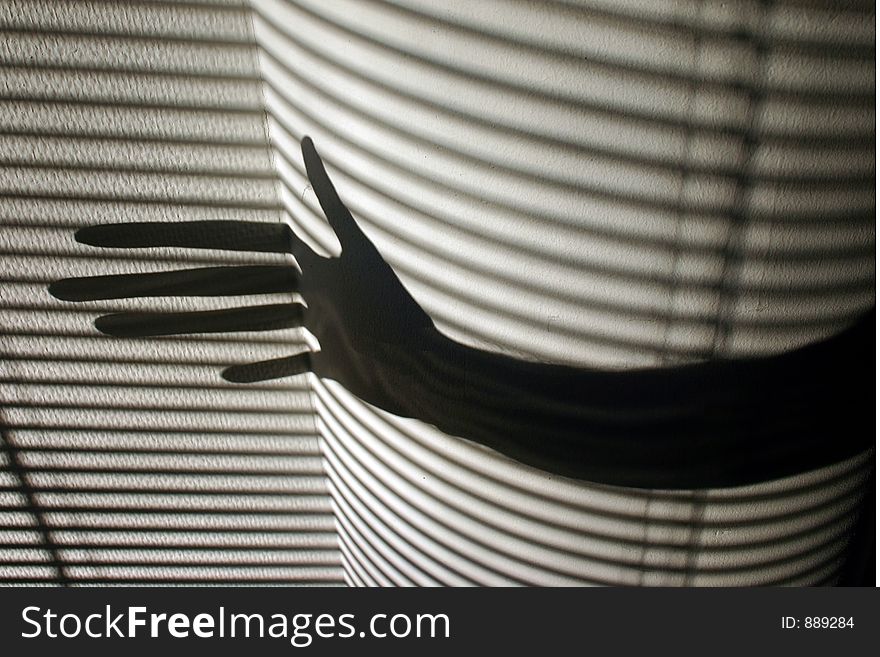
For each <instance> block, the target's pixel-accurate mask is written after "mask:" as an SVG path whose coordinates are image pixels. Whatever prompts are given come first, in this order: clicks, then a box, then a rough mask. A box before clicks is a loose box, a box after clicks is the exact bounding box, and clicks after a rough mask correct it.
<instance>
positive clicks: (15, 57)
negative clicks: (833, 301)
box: [0, 1, 342, 584]
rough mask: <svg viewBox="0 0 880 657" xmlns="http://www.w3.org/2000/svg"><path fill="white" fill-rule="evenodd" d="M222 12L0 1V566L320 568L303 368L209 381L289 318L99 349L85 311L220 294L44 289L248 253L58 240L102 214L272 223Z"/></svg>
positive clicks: (249, 104)
mask: <svg viewBox="0 0 880 657" xmlns="http://www.w3.org/2000/svg"><path fill="white" fill-rule="evenodd" d="M222 4H224V3H204V5H203V6H202V5H196V4H188V5H175V4H173V3H172V4H168V3H153V2H134V3H103V2H63V3H61V2H54V1H51V2H29V1H28V2H4V3H2V4H0V25H2V27H3V34H2V38H0V44H2V45H0V61H2V68H0V80H2V89H0V95H2V97H3V98H2V102H0V126H2V130H3V132H4V133H5V134H3V136H2V137H0V164H2V169H0V194H2V196H3V198H2V199H0V250H2V257H0V280H2V286H0V349H2V357H3V360H2V361H0V405H2V408H0V414H2V415H0V428H2V430H3V445H2V447H3V449H2V451H0V459H2V466H3V468H2V472H0V500H2V501H0V527H2V529H0V580H4V581H7V582H10V581H11V582H30V583H39V582H55V583H57V582H66V583H71V584H81V583H119V582H127V583H182V582H204V583H211V582H214V583H237V582H239V583H244V582H259V583H306V584H307V583H341V582H342V571H341V568H340V556H339V551H338V549H337V539H336V535H335V529H334V523H333V518H332V514H331V506H330V499H329V497H328V495H327V486H326V483H325V478H324V476H323V470H322V459H321V455H320V452H319V447H318V437H317V435H316V430H315V423H314V420H313V415H312V405H311V403H310V400H309V393H308V385H307V382H306V381H304V380H302V379H291V380H287V381H280V382H276V383H273V384H271V385H265V386H250V387H246V388H236V387H234V386H232V385H230V384H227V383H225V382H224V381H222V379H220V376H219V372H220V370H221V369H222V368H223V367H224V366H226V365H229V364H232V363H236V362H242V361H247V360H249V359H251V358H252V357H257V358H260V357H264V358H269V357H272V356H274V355H277V352H278V351H279V350H280V349H285V348H287V346H288V345H289V344H290V343H294V344H295V343H297V342H299V341H300V339H301V337H300V336H299V335H297V334H296V332H291V331H288V332H285V333H275V334H252V335H247V334H245V335H232V336H219V337H218V336H181V337H175V338H163V339H158V340H157V339H151V340H115V339H112V338H107V337H105V336H102V335H101V334H99V333H98V332H97V330H96V329H95V328H94V327H93V326H92V320H93V319H94V318H95V317H96V316H97V315H98V314H99V313H101V312H106V311H110V310H115V309H120V308H125V309H132V308H144V309H146V308H152V309H170V308H173V307H179V306H183V305H186V307H187V308H191V307H195V308H202V307H212V308H213V307H217V305H218V304H221V303H222V304H226V303H228V304H231V305H236V304H237V302H238V301H240V299H236V298H229V299H224V300H222V302H218V300H216V299H210V300H197V299H177V300H174V301H171V300H149V299H148V300H126V301H119V302H91V303H88V304H76V305H74V304H69V303H64V302H61V301H57V300H56V299H54V298H52V297H51V296H50V295H49V294H48V292H47V290H46V284H47V283H48V282H49V281H52V280H54V279H56V278H60V277H70V276H86V275H97V274H103V273H123V272H134V271H160V270H167V269H175V268H184V267H193V266H199V265H204V264H210V263H214V264H226V263H232V262H242V261H244V260H247V261H248V262H252V261H258V260H259V259H262V260H263V261H265V260H267V259H268V258H267V257H266V256H254V255H242V254H232V255H231V254H229V253H220V252H206V251H200V252H192V251H189V252H188V251H185V250H181V249H174V250H173V249H154V250H144V251H112V250H111V251H107V250H103V251H99V250H97V249H94V248H90V247H86V246H83V245H80V244H77V243H76V242H74V240H73V232H74V230H75V229H76V228H79V227H81V226H83V225H88V224H96V223H106V222H120V221H186V220H199V219H221V218H222V219H247V220H256V221H261V220H265V221H277V220H278V208H279V201H278V193H277V186H276V183H275V181H274V178H275V176H274V173H273V170H272V165H271V158H270V154H269V150H268V146H267V141H266V129H265V120H264V117H263V112H262V104H263V99H262V93H261V89H260V82H259V73H258V70H257V66H256V58H255V51H254V47H253V45H252V38H251V24H250V19H249V14H248V11H247V10H245V9H243V8H241V7H236V6H235V4H234V3H225V4H226V5H229V6H226V7H224V6H221V5H222ZM276 298H277V299H284V298H285V297H283V296H282V295H277V297H276ZM288 300H289V299H288Z"/></svg>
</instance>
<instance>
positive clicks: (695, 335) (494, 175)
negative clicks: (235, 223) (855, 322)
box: [252, 0, 875, 585]
mask: <svg viewBox="0 0 880 657" xmlns="http://www.w3.org/2000/svg"><path fill="white" fill-rule="evenodd" d="M252 6H253V8H254V35H255V39H256V41H257V44H258V46H259V52H260V68H261V72H262V75H263V78H264V83H265V102H266V109H267V113H268V119H269V132H270V138H271V140H272V144H273V146H274V154H275V166H276V170H277V173H278V175H279V177H280V179H281V182H282V189H281V200H282V204H283V206H284V211H285V212H286V214H287V216H288V217H289V219H290V221H291V223H292V224H293V225H294V226H295V230H296V231H297V233H298V234H299V235H300V236H301V237H302V238H303V239H304V240H306V241H308V242H309V243H310V245H312V246H314V247H315V249H316V250H319V251H323V252H326V253H334V252H337V251H338V248H339V245H338V244H337V243H336V241H335V239H334V238H333V236H332V234H331V232H330V230H329V228H328V227H327V226H326V224H325V222H324V220H323V217H322V215H321V213H320V209H319V208H318V204H317V201H316V199H315V197H314V194H313V193H311V191H310V189H309V185H308V181H307V179H306V177H305V170H304V166H303V162H302V161H301V159H300V158H299V151H298V146H297V145H298V143H299V140H300V139H301V138H302V137H303V135H306V134H308V135H310V136H311V137H312V138H314V140H315V143H317V144H319V145H320V148H321V153H322V156H323V157H324V159H325V161H326V162H327V164H328V168H329V169H330V175H331V177H332V178H333V180H334V181H335V182H336V185H337V187H338V188H339V191H340V194H341V195H342V197H343V200H344V201H345V202H346V204H347V205H348V206H349V207H350V208H351V210H352V212H353V213H354V214H355V216H356V217H357V219H358V221H359V223H360V225H361V226H362V227H363V229H364V231H365V232H366V233H367V234H368V236H369V237H370V239H371V240H372V241H373V242H374V243H375V244H376V246H377V247H378V248H379V250H380V251H381V253H382V254H383V255H384V256H385V257H386V259H387V260H388V262H389V263H390V264H391V265H392V266H393V268H394V269H395V271H396V272H397V274H398V275H399V276H400V278H401V280H402V281H403V282H404V283H405V284H406V286H407V288H408V289H409V290H410V292H411V293H412V295H413V296H414V297H415V298H416V300H417V301H418V302H419V303H420V304H421V305H422V307H423V308H425V310H426V311H427V312H428V313H429V314H430V315H431V317H432V318H433V319H434V320H435V321H436V323H437V325H438V327H440V328H441V330H442V331H443V332H445V333H447V334H448V335H450V336H452V337H454V338H455V339H457V340H459V341H461V342H465V343H468V344H473V345H475V346H479V347H482V348H485V349H494V350H497V351H501V352H504V353H507V354H512V355H516V356H518V357H521V358H526V359H535V360H541V361H550V362H560V363H568V364H576V365H581V366H595V367H613V368H633V367H643V366H663V365H669V364H674V363H680V362H685V361H689V360H701V359H707V358H717V357H737V356H746V355H752V354H769V353H778V352H781V351H784V350H787V349H791V348H794V347H797V346H799V345H803V344H806V343H809V342H812V341H815V340H818V339H821V338H822V337H825V336H828V335H831V334H833V333H835V332H836V331H839V330H841V329H842V328H844V327H845V326H847V324H848V323H849V322H850V321H851V320H852V319H854V318H855V317H856V316H857V315H858V314H860V313H861V312H862V311H864V310H865V309H867V308H869V307H871V306H872V305H873V303H874V227H873V221H874V220H873V216H874V207H875V199H874V186H873V178H874V148H873V143H874V101H873V91H874V63H873V62H874V22H873V5H871V4H870V3H865V2H855V3H848V4H847V5H846V8H838V7H836V6H835V5H833V3H822V2H811V1H799V0H781V1H777V2H757V1H750V0H739V1H737V2H727V3H719V2H711V1H708V0H707V1H704V2H698V1H696V0H695V1H694V2H686V3H680V2H672V1H671V0H670V1H668V2H667V1H661V2H635V3H626V4H625V5H621V4H620V3H614V2H608V1H605V0H583V1H578V2H575V1H571V2H569V1H564V0H554V1H548V2H541V3H531V2H520V1H518V0H487V1H486V2H480V3H473V2H464V1H457V0H452V1H451V2H444V3H435V2H431V1H430V0H376V1H374V2H368V3H365V2H357V1H355V0H339V1H338V2H332V3H326V2H321V1H320V0H253V1H252ZM315 390H316V399H317V402H316V403H317V407H318V413H319V417H320V422H321V429H322V434H323V436H324V439H325V442H324V452H325V457H326V460H327V468H328V473H329V477H330V485H331V491H332V495H333V503H334V509H335V513H336V518H337V525H338V529H339V533H340V540H341V546H342V552H343V558H344V564H345V573H346V578H347V581H348V582H349V583H351V584H356V585H393V584H398V585H410V584H429V585H430V584H446V585H466V584H664V585H718V584H728V585H760V584H792V585H807V584H827V583H833V582H835V581H836V579H837V577H838V574H839V570H840V566H841V563H842V562H843V560H844V559H845V556H846V553H847V545H848V541H849V536H850V534H851V531H852V527H853V525H854V523H855V522H856V519H857V517H858V515H859V508H860V503H861V500H862V497H863V495H864V491H865V488H864V483H865V481H866V480H867V478H868V477H869V474H870V471H871V470H872V468H873V464H874V459H873V455H872V454H864V455H862V456H860V457H857V458H854V459H852V460H850V461H848V462H845V463H840V464H837V465H835V466H833V467H829V468H824V469H821V470H818V471H815V472H809V473H804V474H803V475H799V476H796V477H791V478H787V479H784V480H779V481H772V482H766V483H764V484H760V485H755V486H749V487H742V488H732V489H717V490H694V491H684V492H681V491H679V492H671V491H662V490H657V491H648V492H642V491H633V490H628V489H622V488H610V487H604V486H597V485H591V484H589V483H584V482H576V481H571V480H565V479H561V478H557V477H552V476H549V475H547V474H546V473H542V472H540V471H537V470H532V469H529V468H525V467H523V466H521V465H519V464H516V463H514V462H512V461H509V460H507V459H504V458H502V457H500V456H499V455H498V454H496V453H493V452H491V451H489V450H486V449H483V448H480V447H478V446H476V445H472V444H469V443H467V442H465V441H462V440H460V439H457V438H454V437H449V436H444V435H442V434H440V433H439V432H437V431H436V430H434V429H432V428H431V427H428V426H426V425H423V424H419V423H417V422H414V421H401V420H399V419H398V418H395V417H393V416H390V415H388V414H386V413H383V412H380V411H378V410H376V409H375V408H372V407H369V406H368V405H365V404H364V403H362V402H360V401H359V400H357V399H355V398H354V397H352V396H351V395H349V394H348V393H347V392H346V391H345V390H343V389H342V388H340V387H339V386H336V385H334V384H332V383H327V382H321V381H318V380H316V381H315ZM829 439H833V437H832V436H829Z"/></svg>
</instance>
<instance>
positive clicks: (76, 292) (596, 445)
mask: <svg viewBox="0 0 880 657" xmlns="http://www.w3.org/2000/svg"><path fill="white" fill-rule="evenodd" d="M302 152H303V158H304V161H305V165H306V171H307V174H308V178H309V181H310V182H311V184H312V187H313V189H314V191H315V194H316V195H317V197H318V200H319V202H320V204H321V208H322V209H323V211H324V214H325V215H326V217H327V219H328V221H329V223H330V225H331V227H332V228H333V230H334V231H335V233H336V235H337V237H338V239H339V242H340V245H341V246H342V252H341V255H340V256H339V257H336V258H323V257H320V256H318V255H316V254H315V253H314V252H313V251H311V250H310V249H309V248H308V247H307V246H306V245H305V244H304V243H303V242H302V241H301V240H300V239H299V238H297V237H296V235H295V234H294V233H293V232H292V231H291V229H290V228H289V227H288V226H287V225H285V224H281V223H278V224H267V223H257V222H238V221H200V222H187V223H176V224H168V223H153V222H145V223H126V224H107V225H98V226H92V227H88V228H83V229H81V230H80V231H78V232H77V233H76V239H77V240H78V241H79V242H82V243H85V244H89V245H92V246H99V247H113V248H142V247H164V246H175V247H186V248H195V249H222V250H231V251H260V252H275V253H285V254H292V255H293V257H294V258H295V259H296V262H297V263H298V265H299V269H297V267H295V266H293V264H290V265H265V266H239V267H236V266H230V267H208V268H200V269H188V270H183V271H171V272H163V273H157V274H130V275H119V276H97V277H87V278H72V279H63V280H59V281H57V282H55V283H52V284H51V285H50V287H49V291H50V292H51V293H52V294H53V295H54V296H56V297H57V298H59V299H64V300H68V301H87V300H96V299H121V298H130V297H155V296H224V295H260V294H267V293H274V292H286V291H290V292H294V291H296V292H299V293H300V295H301V296H302V298H303V299H304V300H305V303H306V305H301V304H296V303H290V304H271V305H255V306H248V307H243V308H235V309H226V310H218V311H203V312H179V313H143V312H130V313H117V314H113V315H105V316H103V317H99V318H98V319H97V320H95V326H96V327H97V328H98V329H99V330H100V331H102V332H104V333H106V334H109V335H115V336H120V337H132V336H137V337H144V336H161V335H173V334H182V333H209V332H212V333H213V332H235V331H271V330H278V329H284V328H290V327H296V326H304V327H305V328H307V329H308V330H309V331H310V332H311V333H312V334H313V335H314V336H315V337H316V338H317V340H318V342H319V343H320V347H321V349H320V351H315V352H305V353H298V354H294V355H288V356H284V357H281V358H277V359H273V360H268V361H262V362H255V363H248V364H243V365H233V366H231V367H229V368H227V369H226V370H224V371H223V374H222V375H223V377H224V378H225V379H227V380H228V381H233V382H240V383H247V382H255V381H263V380H267V379H275V378H279V377H285V376H293V375H297V374H302V373H304V372H314V373H315V374H316V375H317V376H319V377H322V378H325V379H332V380H334V381H337V382H339V383H340V384H342V385H343V386H344V387H345V388H346V389H348V390H349V391H350V392H351V393H353V394H354V395H356V396H357V397H359V398H360V399H362V400H363V401H365V402H368V403H370V404H372V405H374V406H377V407H379V408H381V409H384V410H386V411H389V412H391V413H394V414H396V415H399V416H402V417H411V418H417V419H420V420H422V421H424V422H428V423H430V424H433V425H435V426H437V427H438V428H439V429H441V430H442V431H444V432H446V433H448V434H451V435H454V436H460V437H463V438H467V439H470V440H473V441H476V442H479V443H482V444H484V445H487V446H489V447H492V448H494V449H496V450H498V451H500V452H502V453H504V454H506V455H508V456H510V457H512V458H514V459H517V460H519V461H521V462H524V463H527V464H529V465H532V466H536V467H538V468H542V469H544V470H547V471H549V472H553V473H556V474H561V475H565V476H570V477H575V478H580V479H586V480H590V481H594V482H600V483H607V484H616V485H624V486H634V487H647V488H687V489H692V488H704V487H724V486H735V485H742V484H747V483H753V482H758V481H764V480H768V479H773V478H778V477H782V476H785V475H790V474H795V473H798V472H802V471H805V470H808V469H812V468H816V467H820V466H823V465H827V464H830V463H834V462H837V461H840V460H843V459H845V458H847V457H849V456H853V455H855V454H857V453H859V452H861V451H864V450H867V449H869V448H870V446H871V445H872V443H873V431H871V432H869V431H867V430H866V428H865V427H866V426H867V422H868V421H869V420H871V419H872V418H873V399H874V397H873V386H871V385H867V384H866V382H865V380H863V379H864V377H868V376H872V375H873V374H872V373H873V363H874V357H873V353H874V311H873V310H871V311H870V312H869V313H867V314H866V315H864V316H863V317H862V318H860V319H859V321H857V322H856V323H855V324H854V325H853V326H852V327H850V328H849V329H848V330H846V331H844V332H843V333H841V334H839V335H837V336H834V337H832V338H830V339H828V340H825V341H823V342H820V343H816V344H813V345H809V346H807V347H804V348H801V349H798V350H795V351H791V352H788V353H785V354H781V355H778V356H771V357H763V358H751V359H741V360H715V361H708V362H704V363H697V364H690V365H683V366H678V367H668V368H658V369H640V370H631V371H601V370H592V369H586V368H577V367H569V366H563V365H554V364H545V363H535V362H528V361H523V360H519V359H516V358H512V357H509V356H506V355H503V354H498V353H492V352H488V351H483V350H480V349H475V348H472V347H468V346H466V345H463V344H460V343H458V342H455V341H454V340H452V339H450V338H448V337H446V336H445V335H443V334H442V333H440V332H439V331H438V330H437V328H436V327H435V326H434V322H433V321H432V320H431V318H430V317H429V316H428V315H427V314H426V313H425V312H424V310H422V308H421V307H420V306H419V305H418V303H417V302H416V301H415V300H414V299H413V298H412V296H410V294H409V293H408V292H407V290H406V288H405V287H404V286H403V284H402V283H401V282H400V280H399V279H398V277H397V275H396V274H395V273H394V271H393V270H392V269H391V267H390V266H389V265H388V264H387V263H386V262H385V260H384V259H383V258H382V256H381V254H380V253H379V252H378V251H377V250H376V247H375V246H374V245H373V244H372V242H370V240H369V239H368V238H367V237H366V235H364V233H363V232H362V231H361V230H360V228H359V227H358V225H357V222H356V221H355V220H354V219H353V217H352V215H351V213H350V212H349V211H348V209H347V208H346V206H345V204H344V203H343V202H342V201H341V199H340V198H339V196H338V195H337V193H336V190H335V188H334V187H333V184H332V183H331V182H330V178H329V177H328V175H327V172H326V171H325V169H324V165H323V163H322V161H321V158H320V157H319V156H318V154H317V152H316V150H315V148H314V145H313V144H312V141H311V139H309V138H308V137H305V138H304V139H303V140H302Z"/></svg>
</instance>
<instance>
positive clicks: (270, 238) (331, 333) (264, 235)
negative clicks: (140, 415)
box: [49, 137, 436, 408]
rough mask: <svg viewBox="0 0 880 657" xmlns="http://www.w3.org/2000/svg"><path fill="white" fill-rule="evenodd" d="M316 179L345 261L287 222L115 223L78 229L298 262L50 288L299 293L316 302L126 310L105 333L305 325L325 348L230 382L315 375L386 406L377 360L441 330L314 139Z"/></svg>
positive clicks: (107, 294)
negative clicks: (310, 243)
mask: <svg viewBox="0 0 880 657" xmlns="http://www.w3.org/2000/svg"><path fill="white" fill-rule="evenodd" d="M302 152H303V158H304V160H305V164H306V170H307V174H308V177H309V181H310V182H311V184H312V187H313V189H314V191H315V193H316V195H317V197H318V200H319V202H320V204H321V207H322V208H323V210H324V212H325V214H326V216H327V219H328V220H329V222H330V225H331V226H332V228H333V229H334V231H335V232H336V235H337V237H338V239H339V241H340V244H341V246H342V253H341V255H340V256H339V257H337V258H324V257H321V256H318V255H316V254H315V253H314V252H313V251H311V250H310V249H309V248H308V247H307V246H306V245H305V244H304V243H303V242H302V241H301V240H300V239H299V238H297V237H296V235H295V234H294V233H293V232H292V231H291V230H290V228H289V227H288V226H287V225H285V224H282V223H278V224H268V223H256V222H239V221H200V222H188V223H177V224H169V223H158V222H157V223H153V222H146V223H127V224H106V225H100V226H92V227H88V228H84V229H82V230H80V231H78V232H77V234H76V239H77V240H78V241H79V242H82V243H85V244H89V245H92V246H100V247H115V248H140V247H163V246H175V247H186V248H194V249H222V250H233V251H255V252H275V253H289V254H291V255H293V256H294V257H295V259H296V262H297V263H298V265H299V268H300V270H301V271H302V275H300V271H299V270H298V269H297V268H296V267H295V266H294V265H293V263H291V264H288V265H257V266H240V267H235V266H229V267H208V268H200V269H187V270H182V271H172V272H163V273H158V274H127V275H117V276H96V277H87V278H72V279H63V280H59V281H56V282H55V283H53V284H51V285H50V287H49V291H50V292H51V293H52V294H53V295H54V296H56V297H57V298H59V299H64V300H68V301H89V300H98V299H121V298H130V297H156V296H228V295H259V294H268V293H274V292H299V294H300V296H301V297H302V298H303V299H304V300H305V302H306V304H307V305H306V306H303V305H300V304H272V305H257V306H247V307H242V308H235V309H225V310H219V311H207V312H205V311H201V312H184V313H143V312H126V313H117V314H112V315H105V316H103V317H99V318H98V319H97V320H96V321H95V326H96V327H97V328H98V330H100V331H102V332H103V333H106V334H108V335H114V336H119V337H147V336H162V335H176V334H186V333H217V332H235V331H271V330H278V329H285V328H290V327H298V326H305V327H306V328H308V329H309V330H310V332H311V333H312V334H313V335H314V336H315V337H316V338H317V339H318V342H319V343H320V345H321V350H320V351H317V352H305V353H298V354H294V355H292V356H285V357H281V358H278V359H274V360H269V361H262V362H254V363H248V364H244V365H234V366H231V367H229V368H227V369H226V370H224V371H223V377H224V378H225V379H227V380H229V381H234V382H256V381H263V380H268V379H275V378H280V377H285V376H291V375H295V374H301V373H303V372H307V371H312V372H315V373H316V374H318V375H319V376H321V377H324V378H331V379H335V380H337V381H339V382H341V383H343V384H344V385H345V386H346V387H348V389H349V390H351V391H352V392H354V393H355V394H358V395H359V396H361V397H362V398H363V399H365V400H372V401H374V403H377V405H380V406H383V407H385V408H388V407H391V406H394V405H395V404H394V402H392V401H391V400H390V399H388V398H386V399H381V398H379V397H378V396H377V394H376V392H377V390H379V389H381V388H382V386H381V385H380V384H378V383H377V380H376V377H375V374H376V373H377V372H379V371H381V369H382V367H381V366H380V365H381V364H380V363H378V362H377V357H378V356H379V355H380V354H381V353H382V352H383V351H385V350H386V347H389V346H391V345H397V346H402V345H414V344H416V343H419V342H424V341H425V340H426V338H427V335H428V333H429V332H433V331H436V329H434V325H433V322H432V321H431V319H430V317H428V315H426V314H425V312H424V311H423V310H422V309H421V307H419V305H418V304H417V303H416V302H415V300H413V298H412V297H411V296H410V295H409V293H408V292H407V291H406V289H405V288H404V287H403V285H402V284H401V283H400V281H399V280H398V278H397V276H396V274H395V273H394V271H393V270H392V269H391V267H389V266H388V264H387V263H386V262H385V261H384V260H383V258H382V256H381V255H380V254H379V252H378V251H377V250H376V248H375V247H374V246H373V244H372V243H371V242H370V241H369V240H368V239H367V237H366V236H365V235H364V234H363V233H362V232H361V230H360V228H359V227H358V225H357V223H355V220H354V219H353V218H352V216H351V214H350V212H349V211H348V209H347V208H346V207H345V205H344V204H343V203H342V201H341V200H340V199H339V196H338V195H337V193H336V190H335V188H334V187H333V184H332V183H331V182H330V179H329V177H328V176H327V172H326V170H325V169H324V165H323V163H322V161H321V158H320V157H319V156H318V154H317V152H316V151H315V147H314V144H313V143H312V141H311V139H309V138H308V137H306V138H304V139H303V141H302Z"/></svg>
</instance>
